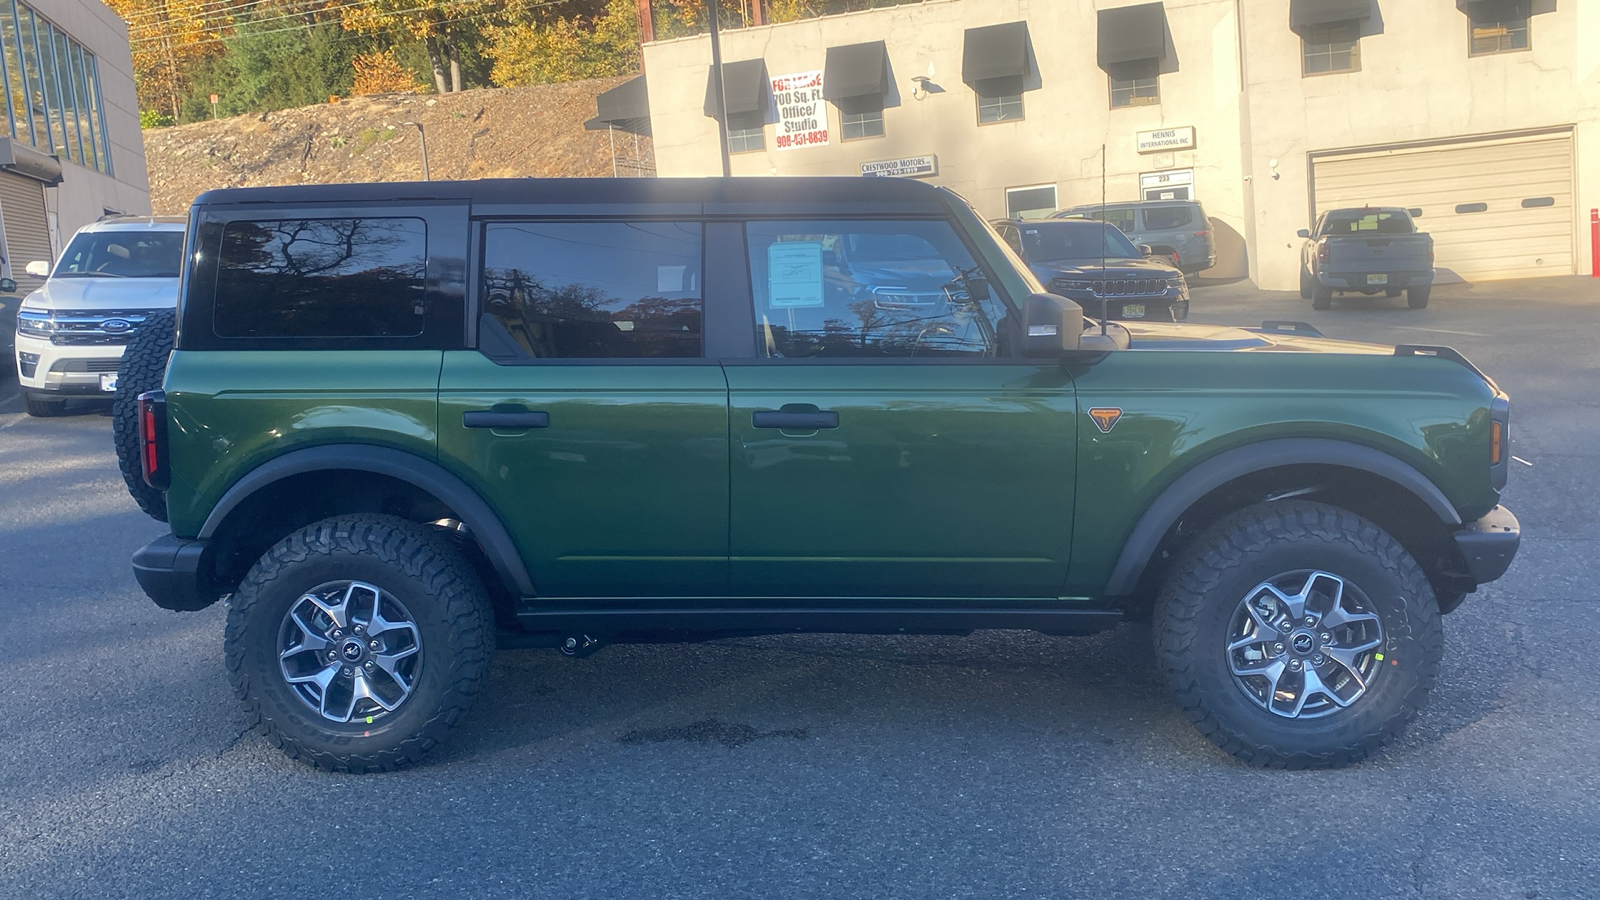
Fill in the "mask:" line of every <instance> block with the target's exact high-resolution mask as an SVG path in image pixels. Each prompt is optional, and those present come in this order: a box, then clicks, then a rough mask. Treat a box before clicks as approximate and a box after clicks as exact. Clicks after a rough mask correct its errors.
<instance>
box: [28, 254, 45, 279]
mask: <svg viewBox="0 0 1600 900" xmlns="http://www.w3.org/2000/svg"><path fill="white" fill-rule="evenodd" d="M23 271H24V272H27V273H28V274H29V275H32V276H33V277H35V278H48V277H49V275H50V264H49V263H48V262H45V261H44V260H42V259H36V260H34V261H33V262H31V263H28V265H27V266H26V267H25V268H24V269H23Z"/></svg>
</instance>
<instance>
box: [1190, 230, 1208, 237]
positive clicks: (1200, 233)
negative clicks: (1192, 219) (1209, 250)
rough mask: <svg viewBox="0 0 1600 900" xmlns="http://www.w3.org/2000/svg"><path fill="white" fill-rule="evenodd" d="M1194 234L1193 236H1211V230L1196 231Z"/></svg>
mask: <svg viewBox="0 0 1600 900" xmlns="http://www.w3.org/2000/svg"><path fill="white" fill-rule="evenodd" d="M1194 236H1195V237H1211V232H1209V231H1196V232H1195V233H1194Z"/></svg>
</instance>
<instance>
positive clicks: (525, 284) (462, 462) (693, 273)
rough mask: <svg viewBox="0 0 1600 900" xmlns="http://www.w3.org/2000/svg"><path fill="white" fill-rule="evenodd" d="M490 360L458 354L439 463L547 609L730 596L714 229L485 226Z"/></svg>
mask: <svg viewBox="0 0 1600 900" xmlns="http://www.w3.org/2000/svg"><path fill="white" fill-rule="evenodd" d="M474 227H475V228H476V237H477V249H476V256H477V263H476V276H477V277H476V279H475V282H474V285H473V287H472V289H471V290H472V292H473V293H474V294H475V295H476V301H477V303H478V313H479V314H478V318H477V336H476V349H471V350H465V351H458V352H450V353H446V354H445V360H444V370H443V374H442V377H441V382H440V405H439V453H440V458H441V461H442V462H443V463H445V465H446V466H448V467H449V468H451V469H452V470H454V471H456V472H457V473H458V474H461V475H462V476H463V477H464V478H466V479H467V480H468V481H469V482H470V483H472V484H473V486H474V487H476V488H477V489H478V491H479V493H480V494H482V496H483V497H484V498H486V499H487V500H488V501H489V502H490V504H491V505H493V506H494V507H495V508H496V511H497V512H498V513H499V514H500V516H501V518H502V520H503V521H504V522H505V523H506V525H507V527H508V529H509V530H510V531H511V534H512V538H513V540H514V541H515V542H516V543H517V545H518V547H519V549H520V550H521V551H522V554H523V557H524V559H526V560H527V562H528V567H529V570H530V571H531V573H532V575H533V580H534V583H535V587H536V589H537V590H538V593H539V594H540V595H541V596H544V597H607V596H612V597H621V596H635V597H649V596H680V597H681V596H698V595H707V594H722V593H724V592H725V591H726V590H727V554H728V409H727V382H726V380H725V379H724V378H723V374H722V368H721V366H719V365H718V364H717V362H716V361H715V360H711V359H707V358H706V356H705V354H704V352H703V337H704V328H703V320H704V306H705V293H706V291H705V274H704V273H705V270H706V266H705V264H704V258H703V254H704V247H705V241H704V239H703V233H704V226H703V225H702V224H701V223H700V222H698V221H695V220H693V219H692V218H679V219H666V220H663V219H649V218H633V219H617V218H604V219H603V218H595V219H576V220H575V219H565V220H560V219H533V218H527V219H509V218H507V219H494V220H490V221H479V222H477V223H475V226H474Z"/></svg>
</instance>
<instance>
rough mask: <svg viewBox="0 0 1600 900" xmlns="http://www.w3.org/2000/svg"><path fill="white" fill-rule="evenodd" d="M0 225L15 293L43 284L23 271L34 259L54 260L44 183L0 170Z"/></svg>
mask: <svg viewBox="0 0 1600 900" xmlns="http://www.w3.org/2000/svg"><path fill="white" fill-rule="evenodd" d="M0 225H3V227H4V229H5V254H6V259H7V260H8V261H9V262H10V263H11V277H12V278H15V279H16V280H17V293H18V294H20V295H22V296H27V292H28V291H31V290H33V289H34V288H36V287H38V286H39V285H41V284H43V283H44V279H43V278H35V277H33V276H31V275H28V274H27V273H25V272H23V271H22V267H23V266H26V265H27V264H28V263H30V262H32V261H33V260H36V259H42V260H46V261H48V262H51V263H54V262H55V254H53V253H51V252H50V221H49V219H47V218H46V217H45V211H44V185H43V184H42V183H41V182H38V181H35V180H33V179H32V178H25V177H23V176H21V175H10V174H5V173H0Z"/></svg>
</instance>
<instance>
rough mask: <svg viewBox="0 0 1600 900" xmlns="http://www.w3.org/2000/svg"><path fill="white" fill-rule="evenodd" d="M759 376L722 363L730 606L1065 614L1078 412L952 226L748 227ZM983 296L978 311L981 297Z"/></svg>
mask: <svg viewBox="0 0 1600 900" xmlns="http://www.w3.org/2000/svg"><path fill="white" fill-rule="evenodd" d="M745 237H746V243H747V246H748V253H749V259H750V268H751V288H752V291H751V293H752V297H751V307H750V308H751V310H752V311H753V315H754V325H755V329H756V340H755V342H754V343H755V345H756V348H757V353H756V355H755V357H754V358H746V359H725V360H724V365H725V367H726V371H727V377H728V383H729V389H730V404H731V415H730V427H731V438H730V439H731V448H732V449H731V465H732V472H731V477H730V482H731V485H732V497H731V501H732V507H731V509H732V515H731V532H730V546H731V557H730V572H731V577H732V589H733V591H734V592H735V593H737V594H740V595H748V596H767V597H787V596H798V597H861V598H870V597H1055V596H1056V595H1057V594H1058V593H1059V591H1060V588H1061V585H1062V584H1063V582H1064V580H1065V575H1066V570H1067V560H1068V548H1069V545H1070V543H1071V530H1072V509H1073V491H1074V477H1075V469H1076V452H1075V449H1074V448H1075V436H1076V425H1075V405H1074V394H1073V387H1072V383H1071V380H1070V378H1069V376H1068V375H1067V373H1066V372H1064V371H1063V370H1062V369H1061V367H1060V366H1058V365H1056V364H1055V363H1054V362H1053V361H1052V362H1049V363H1047V364H1041V363H1038V362H1033V361H1028V360H1025V359H1019V358H1014V357H1012V356H1011V347H1010V346H1009V345H1010V344H1011V343H1012V342H1013V340H1014V339H1012V338H1008V335H1009V334H1011V333H1012V328H1013V323H1012V322H1010V321H1008V317H1009V316H1011V315H1012V312H1011V310H1010V309H1008V307H1007V305H1006V303H1004V302H1003V301H1002V299H1001V298H999V297H990V296H983V291H982V290H981V289H979V288H974V287H973V285H975V284H977V283H978V279H979V278H980V277H982V276H984V274H985V273H984V272H983V270H982V269H980V267H979V266H978V265H977V264H976V263H975V262H974V261H973V256H972V254H971V253H970V252H969V249H968V248H967V247H966V246H965V245H964V244H963V242H962V241H961V239H960V238H959V236H958V234H957V232H956V230H955V229H954V228H953V227H952V226H951V225H950V223H948V222H945V221H939V220H924V221H910V220H887V219H885V220H864V219H863V220H825V221H780V220H772V221H754V222H750V223H748V225H747V230H746V236H745ZM974 293H977V294H978V295H979V296H974Z"/></svg>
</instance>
